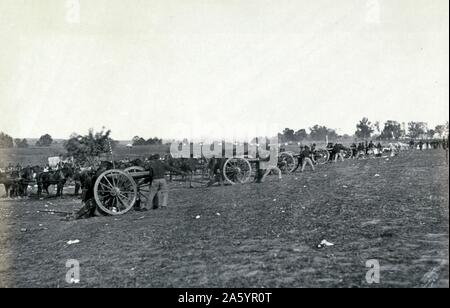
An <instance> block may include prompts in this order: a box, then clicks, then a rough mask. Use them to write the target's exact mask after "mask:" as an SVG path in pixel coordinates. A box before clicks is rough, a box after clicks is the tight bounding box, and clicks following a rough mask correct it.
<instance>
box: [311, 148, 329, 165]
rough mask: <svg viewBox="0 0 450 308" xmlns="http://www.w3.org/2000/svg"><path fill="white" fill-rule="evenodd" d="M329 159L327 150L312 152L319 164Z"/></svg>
mask: <svg viewBox="0 0 450 308" xmlns="http://www.w3.org/2000/svg"><path fill="white" fill-rule="evenodd" d="M329 159H330V153H329V152H328V151H327V150H317V151H316V152H315V153H314V160H315V161H316V162H317V163H318V164H319V165H323V164H325V163H326V162H327V161H328V160H329Z"/></svg>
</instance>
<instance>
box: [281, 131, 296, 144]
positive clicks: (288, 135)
mask: <svg viewBox="0 0 450 308" xmlns="http://www.w3.org/2000/svg"><path fill="white" fill-rule="evenodd" d="M294 134H295V131H294V130H293V129H290V128H285V129H284V130H283V136H284V141H285V142H286V141H287V142H289V141H295V136H294Z"/></svg>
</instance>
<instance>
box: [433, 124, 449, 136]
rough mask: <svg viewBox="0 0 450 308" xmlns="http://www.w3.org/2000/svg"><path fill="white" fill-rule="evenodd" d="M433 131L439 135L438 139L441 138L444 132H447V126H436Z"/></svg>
mask: <svg viewBox="0 0 450 308" xmlns="http://www.w3.org/2000/svg"><path fill="white" fill-rule="evenodd" d="M447 125H448V124H447ZM434 130H435V132H436V133H437V134H438V135H439V137H440V138H442V137H443V136H444V134H445V132H448V126H447V127H446V126H445V125H437V126H436V127H435V128H434Z"/></svg>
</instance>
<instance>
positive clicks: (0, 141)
mask: <svg viewBox="0 0 450 308" xmlns="http://www.w3.org/2000/svg"><path fill="white" fill-rule="evenodd" d="M12 147H14V140H13V138H12V137H11V136H9V135H7V134H5V133H3V132H0V148H12Z"/></svg>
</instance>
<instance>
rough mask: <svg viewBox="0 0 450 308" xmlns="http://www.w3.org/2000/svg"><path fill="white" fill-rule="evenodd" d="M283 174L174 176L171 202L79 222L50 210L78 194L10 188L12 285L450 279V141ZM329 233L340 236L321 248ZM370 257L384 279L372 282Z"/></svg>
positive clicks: (5, 237) (360, 283)
mask: <svg viewBox="0 0 450 308" xmlns="http://www.w3.org/2000/svg"><path fill="white" fill-rule="evenodd" d="M377 175H379V176H377ZM275 178H276V177H271V178H270V179H269V180H268V181H267V182H266V183H264V184H246V185H244V186H226V187H212V188H195V189H188V188H185V187H183V185H180V184H172V188H171V193H170V207H169V208H168V209H166V210H154V211H149V212H144V213H142V212H132V213H129V214H127V215H124V216H120V217H101V218H92V219H88V220H80V221H72V222H65V221H62V220H61V217H60V216H58V215H56V214H55V215H51V214H49V213H43V212H38V211H42V210H48V209H57V210H73V209H77V208H79V207H80V206H81V204H80V201H79V200H77V199H74V198H73V197H71V196H66V197H64V198H63V199H55V198H51V199H44V200H37V199H33V198H31V199H27V200H5V199H3V200H1V201H0V287H70V286H77V287H95V286H102V287H448V286H449V281H448V279H449V267H448V244H449V242H448V241H449V232H448V231H449V225H448V222H449V216H448V179H449V174H448V166H447V164H446V159H445V152H443V151H442V150H439V151H438V150H429V151H424V152H419V151H414V152H406V153H402V154H401V156H399V157H395V158H392V159H390V160H386V159H373V160H372V159H371V160H362V161H346V162H344V163H338V164H330V165H325V166H320V167H319V168H318V170H317V171H316V172H315V173H312V172H306V173H304V174H300V173H296V174H294V175H289V176H285V177H284V178H283V180H282V181H281V182H278V181H277V180H276V179H275ZM1 193H2V192H0V194H1ZM198 216H199V217H198ZM25 229H26V231H25ZM75 239H78V240H80V243H78V244H73V245H68V244H67V241H69V240H75ZM323 239H326V240H327V241H329V242H331V243H334V246H330V247H324V248H321V249H320V248H318V247H317V245H318V244H319V243H320V242H321V241H322V240H323ZM68 259H76V260H78V261H79V262H80V267H81V269H80V273H81V277H80V283H79V284H76V285H69V284H67V283H66V282H65V275H66V271H67V270H68V269H67V268H66V267H65V264H66V261H67V260H68ZM368 259H376V260H378V261H379V264H380V266H381V271H380V283H379V284H372V285H369V284H367V282H366V279H365V276H366V272H367V270H368V268H366V266H365V265H366V261H367V260H368Z"/></svg>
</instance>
